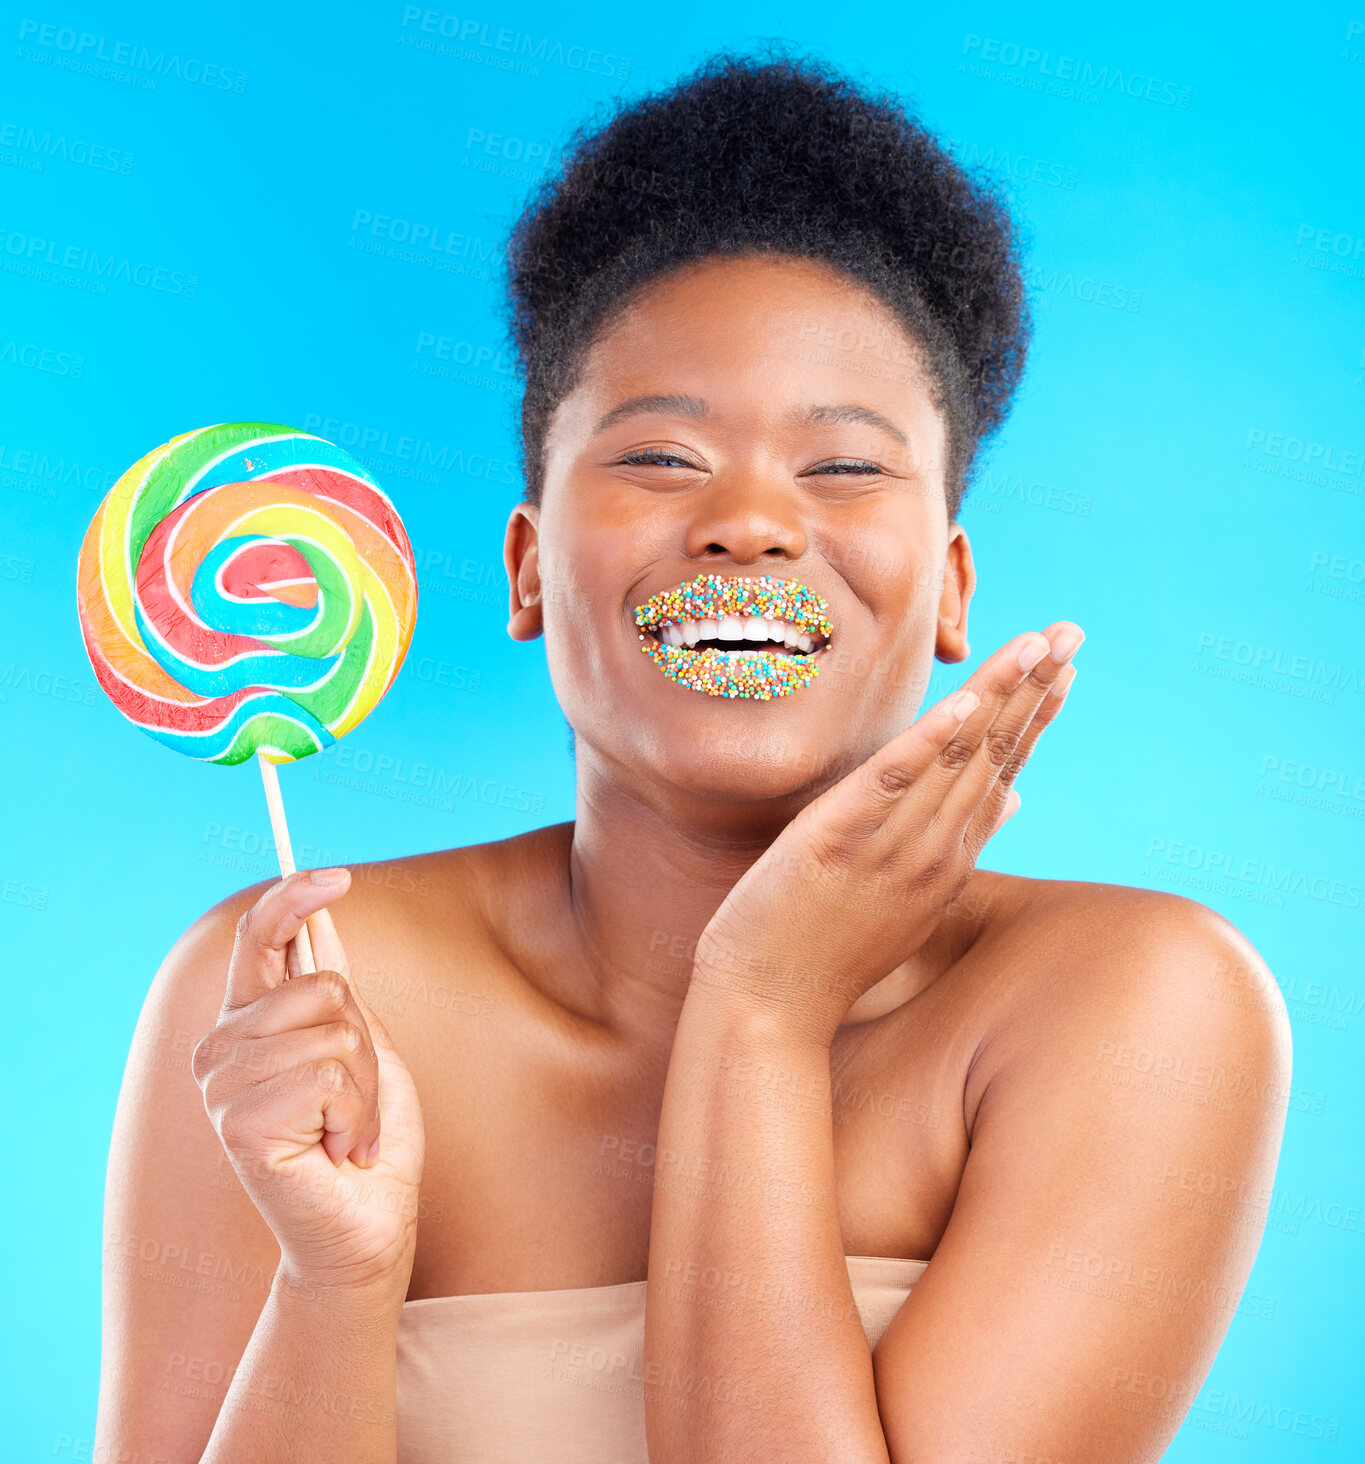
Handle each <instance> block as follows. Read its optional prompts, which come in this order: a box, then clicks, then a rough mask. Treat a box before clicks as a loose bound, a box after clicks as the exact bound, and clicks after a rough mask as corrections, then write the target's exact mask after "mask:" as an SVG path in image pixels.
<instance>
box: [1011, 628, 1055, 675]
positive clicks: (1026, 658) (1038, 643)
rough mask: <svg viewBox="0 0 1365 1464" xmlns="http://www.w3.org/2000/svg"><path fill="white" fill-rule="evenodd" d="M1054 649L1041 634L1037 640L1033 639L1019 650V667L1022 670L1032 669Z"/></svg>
mask: <svg viewBox="0 0 1365 1464" xmlns="http://www.w3.org/2000/svg"><path fill="white" fill-rule="evenodd" d="M1051 649H1052V647H1051V646H1049V645H1048V643H1047V641H1046V640H1045V639H1044V637H1042V636H1041V635H1040V636H1039V637H1038V638H1037V640H1031V641H1029V643H1028V644H1027V645H1026V646H1025V647H1024V648H1023V649H1022V650H1021V651H1020V652H1019V669H1020V670H1021V671H1032V670H1033V668H1034V667H1035V666H1036V665H1037V664H1038V662H1039V661H1041V660H1042V659H1043V657H1044V656H1046V655H1047V653H1048V652H1049V651H1050V650H1051Z"/></svg>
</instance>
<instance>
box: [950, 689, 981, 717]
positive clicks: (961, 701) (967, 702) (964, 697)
mask: <svg viewBox="0 0 1365 1464" xmlns="http://www.w3.org/2000/svg"><path fill="white" fill-rule="evenodd" d="M980 705H981V698H980V697H979V696H977V694H976V693H975V692H974V691H960V692H958V694H957V696H955V697H954V698H953V701H952V703H951V705H950V706H949V707H948V715H949V716H950V717H952V718H953V720H954V721H957V722H965V721H966V720H967V718H968V717H970V716H971V714H972V713H973V712H974V711H975V710H976V709H977V707H979V706H980Z"/></svg>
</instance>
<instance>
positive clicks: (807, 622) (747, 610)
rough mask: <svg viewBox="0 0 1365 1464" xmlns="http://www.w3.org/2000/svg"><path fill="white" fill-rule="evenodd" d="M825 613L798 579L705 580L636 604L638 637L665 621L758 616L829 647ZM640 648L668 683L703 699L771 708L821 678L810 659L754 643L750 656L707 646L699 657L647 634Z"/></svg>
mask: <svg viewBox="0 0 1365 1464" xmlns="http://www.w3.org/2000/svg"><path fill="white" fill-rule="evenodd" d="M828 608H829V606H828V604H827V603H826V601H825V600H823V599H822V598H821V597H820V596H819V595H817V594H814V593H813V592H812V591H810V590H808V589H807V588H806V586H805V585H803V584H801V583H800V582H799V581H797V580H782V579H776V578H774V577H773V576H772V575H762V576H760V577H759V578H757V579H741V578H733V577H731V578H726V577H722V576H721V575H717V574H702V575H698V576H697V578H696V579H694V580H692V581H690V582H689V583H687V584H685V585H678V586H677V587H676V588H674V589H671V590H665V591H663V592H662V593H660V594H658V595H654V596H652V597H651V598H650V599H649V600H647V601H646V602H645V603H644V604H643V605H637V606H636V608H635V623H636V625H637V626H639V627H640V629H641V630H642V631H649V632H651V633H653V632H655V631H657V630H658V629H659V627H660V626H662V625H666V624H668V623H670V622H681V621H684V620H721V619H723V618H724V617H726V616H731V615H736V616H746V617H747V616H755V615H756V616H760V617H761V618H763V619H765V620H784V621H786V622H787V624H788V625H794V626H795V627H796V628H797V629H798V630H800V631H802V632H804V633H805V634H806V635H818V636H823V637H824V638H825V641H826V644H828V641H829V637H830V636H831V635H833V633H834V627H833V626H832V625H831V624H830V623H829V619H828V616H827V614H826V612H827V610H828ZM640 641H641V645H640V649H641V650H642V651H643V652H644V653H645V655H647V656H648V657H649V658H650V660H651V661H653V662H654V664H655V665H656V666H657V667H658V668H659V669H660V670H661V671H662V672H663V673H664V675H665V676H667V677H668V679H669V680H670V681H676V682H677V683H678V684H679V685H680V686H685V687H687V688H688V689H689V690H690V691H700V692H704V693H706V695H708V696H724V697H738V698H742V699H744V700H747V701H771V700H772V699H773V698H774V697H777V696H790V695H791V694H792V692H794V691H800V690H801V688H802V687H803V686H809V685H810V684H811V682H812V681H814V680H815V678H816V677H817V676H818V675H819V674H820V665H819V662H818V661H817V660H816V659H815V658H814V656H811V655H792V654H789V653H787V652H785V651H777V650H760V649H758V646H759V644H760V643H759V642H754V646H755V649H754V650H735V651H722V650H718V649H716V648H715V647H712V646H706V647H704V648H702V649H701V650H696V649H694V648H693V647H691V646H670V645H665V644H664V643H663V641H662V640H658V639H653V640H651V639H649V638H648V637H646V636H645V635H641V637H640ZM770 644H771V643H770Z"/></svg>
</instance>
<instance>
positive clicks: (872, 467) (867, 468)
mask: <svg viewBox="0 0 1365 1464" xmlns="http://www.w3.org/2000/svg"><path fill="white" fill-rule="evenodd" d="M806 471H807V472H808V473H821V474H825V473H874V474H875V473H882V472H885V469H884V468H882V467H879V466H878V464H876V463H869V462H867V461H865V460H863V459H861V458H842V459H840V460H839V461H838V462H833V463H820V464H819V465H818V466H817V467H814V468H807V469H806Z"/></svg>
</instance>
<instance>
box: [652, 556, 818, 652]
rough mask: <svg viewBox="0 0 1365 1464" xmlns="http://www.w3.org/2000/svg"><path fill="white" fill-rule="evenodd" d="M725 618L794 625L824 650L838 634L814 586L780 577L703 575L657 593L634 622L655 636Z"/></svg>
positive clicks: (766, 575)
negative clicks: (689, 622) (671, 626)
mask: <svg viewBox="0 0 1365 1464" xmlns="http://www.w3.org/2000/svg"><path fill="white" fill-rule="evenodd" d="M724 615H739V616H752V615H757V616H761V617H763V618H764V619H767V620H783V621H786V623H787V624H788V625H794V626H795V627H796V628H797V629H798V630H800V631H802V632H803V633H804V634H806V635H809V636H810V637H812V639H813V640H814V641H815V642H816V649H817V650H819V649H821V648H822V647H823V646H825V645H827V644H828V643H829V641H830V638H831V637H832V636H833V634H834V627H833V625H831V624H830V620H829V604H828V602H827V601H826V600H825V599H824V598H823V597H822V596H820V595H817V594H816V593H815V591H814V590H812V589H811V588H810V586H809V585H805V584H802V582H801V581H800V580H797V579H785V578H782V577H779V576H777V575H770V574H765V575H758V576H746V575H721V574H699V575H697V576H696V577H695V578H694V579H690V580H685V581H683V582H682V583H681V584H677V585H673V586H670V587H669V588H668V589H664V590H659V591H656V593H654V594H653V595H651V596H650V597H649V599H648V600H646V601H645V602H644V603H643V604H641V605H637V606H636V607H635V623H636V625H637V626H639V628H640V629H641V630H644V631H648V632H651V633H652V632H655V631H657V630H659V629H660V627H661V626H665V625H669V624H681V623H682V622H683V621H686V620H715V619H719V618H720V617H721V616H724Z"/></svg>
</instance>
